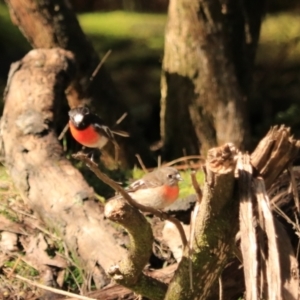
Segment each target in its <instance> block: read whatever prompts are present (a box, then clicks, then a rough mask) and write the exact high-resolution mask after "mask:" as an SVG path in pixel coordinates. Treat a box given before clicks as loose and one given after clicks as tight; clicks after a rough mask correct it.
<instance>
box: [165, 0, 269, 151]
mask: <svg viewBox="0 0 300 300" xmlns="http://www.w3.org/2000/svg"><path fill="white" fill-rule="evenodd" d="M252 2H253V1H252ZM252 2H251V1H247V0H245V1H242V2H238V3H239V4H236V3H237V2H236V1H233V0H232V1H231V0H228V1H225V2H224V3H220V2H219V1H217V0H213V1H207V0H193V1H187V0H176V1H175V0H171V1H170V4H169V12H168V22H167V27H166V34H165V54H164V60H163V72H162V80H161V106H162V108H161V135H162V138H163V141H164V147H165V148H164V150H165V155H166V156H167V157H177V156H180V155H181V154H182V149H185V150H186V153H187V154H195V153H199V150H200V148H201V152H202V153H204V154H205V153H206V152H207V150H208V149H210V148H211V147H214V146H216V145H222V144H224V143H227V142H232V143H234V144H235V146H237V147H238V148H241V149H243V148H244V147H245V146H247V145H246V143H247V141H249V139H248V137H249V135H248V133H249V128H248V120H247V115H246V113H245V111H246V110H245V108H246V101H247V98H248V96H249V90H250V86H251V74H252V73H251V71H252V66H253V61H254V55H255V50H256V44H257V40H258V35H259V29H260V20H261V15H262V7H263V2H260V3H258V1H254V3H252ZM245 28H246V29H247V30H245ZM174 120H176V122H174Z"/></svg>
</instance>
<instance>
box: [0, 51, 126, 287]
mask: <svg viewBox="0 0 300 300" xmlns="http://www.w3.org/2000/svg"><path fill="white" fill-rule="evenodd" d="M74 69H75V62H74V58H73V56H72V54H71V53H70V52H67V51H64V50H62V49H48V50H46V49H43V50H41V49H40V50H32V51H31V52H29V53H28V54H27V55H26V56H25V57H24V58H23V59H22V60H21V61H20V62H19V63H18V64H17V65H15V68H14V72H13V73H12V74H11V76H10V82H9V84H8V86H7V92H6V97H5V107H4V112H3V117H2V119H1V138H2V152H3V153H2V154H4V162H3V163H4V165H5V167H6V168H7V170H8V172H9V174H10V176H11V178H12V180H13V182H14V184H15V186H16V188H18V190H19V191H20V193H21V195H22V197H23V199H24V200H25V201H26V202H27V203H28V205H29V206H30V207H31V208H32V209H33V211H34V212H35V213H37V214H38V215H39V216H40V217H41V219H42V220H43V221H44V222H45V223H46V224H47V225H48V226H49V227H50V228H52V229H54V230H55V231H56V232H58V233H59V234H60V235H61V236H62V238H63V240H64V241H65V243H66V245H67V247H68V249H69V250H70V251H71V253H72V254H73V256H74V257H77V258H78V259H79V261H80V262H81V263H82V266H83V268H84V269H86V270H87V271H89V272H91V273H92V274H93V277H94V280H95V283H96V285H97V286H98V287H101V286H103V285H104V284H106V283H107V279H108V278H107V275H106V274H105V273H104V271H103V269H107V268H108V267H110V266H111V264H113V263H114V262H115V261H118V260H120V259H121V257H122V256H124V255H125V250H124V249H123V248H122V247H121V246H120V245H118V244H117V243H116V240H115V239H114V237H113V236H114V235H115V234H117V232H116V229H114V228H113V227H112V226H110V223H108V221H105V220H104V218H103V208H101V206H100V204H99V202H96V201H95V200H94V192H93V189H92V188H90V187H89V186H88V185H87V183H86V182H85V181H84V179H83V177H82V175H81V174H80V172H79V171H78V170H77V169H75V168H74V167H73V166H72V165H71V163H70V162H69V161H68V160H67V159H66V158H65V157H64V154H63V151H62V148H61V146H60V144H59V143H58V140H57V137H56V135H55V131H54V125H55V122H56V119H57V115H58V112H59V110H60V107H61V103H62V99H63V98H64V90H65V88H66V86H67V85H68V82H69V80H70V78H71V77H72V73H73V72H74Z"/></svg>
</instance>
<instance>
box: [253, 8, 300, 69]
mask: <svg viewBox="0 0 300 300" xmlns="http://www.w3.org/2000/svg"><path fill="white" fill-rule="evenodd" d="M299 61H300V16H299V14H296V13H292V12H281V13H277V14H272V15H267V16H266V18H265V19H264V20H263V22H262V27H261V33H260V42H259V47H258V51H257V62H258V63H259V64H274V63H276V62H279V63H281V64H282V63H283V64H292V63H295V62H299Z"/></svg>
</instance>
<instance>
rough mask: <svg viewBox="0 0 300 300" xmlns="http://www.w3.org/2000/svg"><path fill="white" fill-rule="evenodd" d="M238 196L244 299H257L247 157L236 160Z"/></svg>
mask: <svg viewBox="0 0 300 300" xmlns="http://www.w3.org/2000/svg"><path fill="white" fill-rule="evenodd" d="M237 168H238V176H239V196H240V209H239V219H240V220H239V221H240V236H241V252H242V255H243V257H245V258H246V259H245V260H243V270H244V277H245V285H246V299H247V300H257V299H258V276H259V275H258V261H257V251H258V250H257V249H258V247H257V240H256V231H255V227H256V226H255V223H254V222H253V220H254V211H253V207H254V204H253V201H252V199H253V195H252V186H251V185H252V179H253V178H252V166H251V165H250V157H249V155H247V154H246V155H242V154H240V155H239V159H238V165H237Z"/></svg>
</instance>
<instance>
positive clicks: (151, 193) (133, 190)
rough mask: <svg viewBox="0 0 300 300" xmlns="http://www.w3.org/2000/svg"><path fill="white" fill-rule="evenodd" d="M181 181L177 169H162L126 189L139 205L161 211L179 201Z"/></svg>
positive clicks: (148, 174)
mask: <svg viewBox="0 0 300 300" xmlns="http://www.w3.org/2000/svg"><path fill="white" fill-rule="evenodd" d="M181 180H182V178H181V176H180V174H179V172H178V171H177V170H176V169H175V168H173V167H161V168H159V169H156V170H154V171H153V172H150V173H147V174H146V175H144V176H143V177H142V178H141V179H139V180H137V181H135V182H133V183H132V184H131V185H130V186H129V187H128V188H126V192H127V193H128V194H129V195H130V196H131V197H132V199H133V200H135V201H136V202H137V203H139V204H142V205H144V206H147V207H152V208H155V209H159V210H161V209H164V208H166V207H167V206H169V205H171V204H172V203H173V202H175V201H176V200H177V198H178V195H179V186H178V182H179V181H181ZM115 197H121V196H120V195H117V196H115ZM115 197H113V198H115Z"/></svg>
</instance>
